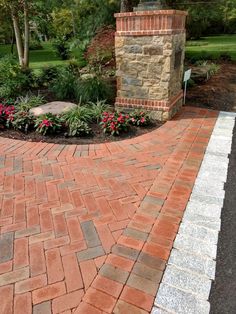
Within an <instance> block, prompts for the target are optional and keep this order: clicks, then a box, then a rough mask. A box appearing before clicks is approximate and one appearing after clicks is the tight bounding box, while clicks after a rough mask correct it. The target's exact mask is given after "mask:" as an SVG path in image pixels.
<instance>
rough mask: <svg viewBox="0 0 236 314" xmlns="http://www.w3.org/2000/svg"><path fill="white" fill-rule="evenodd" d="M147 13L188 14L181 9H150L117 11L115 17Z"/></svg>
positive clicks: (144, 14)
mask: <svg viewBox="0 0 236 314" xmlns="http://www.w3.org/2000/svg"><path fill="white" fill-rule="evenodd" d="M146 15H184V16H187V15H188V12H186V11H180V10H150V11H136V12H124V13H115V14H114V16H115V17H129V16H146Z"/></svg>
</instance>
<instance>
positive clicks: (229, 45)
mask: <svg viewBox="0 0 236 314" xmlns="http://www.w3.org/2000/svg"><path fill="white" fill-rule="evenodd" d="M225 52H227V53H228V54H229V55H230V56H231V57H232V59H233V60H235V61H236V35H220V36H211V37H204V38H201V39H200V40H199V41H198V40H196V41H188V42H187V47H186V53H187V55H188V56H189V57H195V56H196V57H197V56H200V55H201V54H203V53H207V54H211V55H212V56H213V57H214V58H217V57H219V55H220V54H221V53H225Z"/></svg>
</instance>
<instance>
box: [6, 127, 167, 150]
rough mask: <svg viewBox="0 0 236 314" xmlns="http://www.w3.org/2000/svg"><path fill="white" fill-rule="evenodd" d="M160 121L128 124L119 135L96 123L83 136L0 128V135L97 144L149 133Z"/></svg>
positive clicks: (77, 143)
mask: <svg viewBox="0 0 236 314" xmlns="http://www.w3.org/2000/svg"><path fill="white" fill-rule="evenodd" d="M161 125H163V123H162V122H154V123H152V125H150V126H148V127H140V128H139V127H135V126H130V128H129V131H128V132H127V133H122V134H120V135H119V136H109V135H107V134H104V133H103V131H102V130H101V127H100V126H99V125H97V124H94V125H92V126H91V128H92V135H89V136H84V137H67V136H66V135H65V134H63V133H60V134H54V135H51V136H43V135H41V134H38V133H36V132H30V133H29V134H24V133H22V132H20V131H15V130H12V129H4V130H0V136H1V137H5V138H11V139H17V140H23V141H29V142H47V143H55V144H76V145H81V144H99V143H106V142H114V141H120V140H124V139H130V138H133V137H136V136H140V135H143V134H146V133H149V132H151V131H153V130H155V129H158V128H159V127H160V126H161Z"/></svg>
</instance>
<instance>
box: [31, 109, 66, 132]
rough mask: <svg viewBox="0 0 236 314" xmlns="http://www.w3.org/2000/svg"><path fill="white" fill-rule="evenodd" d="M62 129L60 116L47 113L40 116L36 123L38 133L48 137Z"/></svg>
mask: <svg viewBox="0 0 236 314" xmlns="http://www.w3.org/2000/svg"><path fill="white" fill-rule="evenodd" d="M61 127H62V120H61V118H60V117H59V116H56V115H54V114H52V113H47V114H44V115H41V116H39V117H38V118H37V119H36V121H35V128H36V132H38V133H40V134H42V135H46V134H49V133H51V134H53V133H56V132H57V131H59V130H60V129H61Z"/></svg>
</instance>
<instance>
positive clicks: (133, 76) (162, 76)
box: [115, 10, 187, 121]
mask: <svg viewBox="0 0 236 314" xmlns="http://www.w3.org/2000/svg"><path fill="white" fill-rule="evenodd" d="M186 16H187V13H186V12H184V11H176V10H153V11H137V12H128V13H118V14H115V17H116V25H117V26H116V37H115V50H116V65H117V98H116V108H118V109H122V110H124V109H127V110H130V109H145V110H148V111H152V116H153V117H154V118H156V119H157V120H162V121H165V120H168V119H171V118H172V117H173V116H174V115H175V113H176V112H177V111H178V110H179V109H180V108H181V106H182V103H183V91H182V78H183V70H184V55H185V40H186V39H185V38H186V35H185V22H186Z"/></svg>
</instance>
